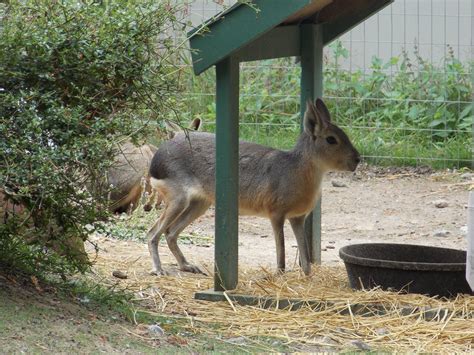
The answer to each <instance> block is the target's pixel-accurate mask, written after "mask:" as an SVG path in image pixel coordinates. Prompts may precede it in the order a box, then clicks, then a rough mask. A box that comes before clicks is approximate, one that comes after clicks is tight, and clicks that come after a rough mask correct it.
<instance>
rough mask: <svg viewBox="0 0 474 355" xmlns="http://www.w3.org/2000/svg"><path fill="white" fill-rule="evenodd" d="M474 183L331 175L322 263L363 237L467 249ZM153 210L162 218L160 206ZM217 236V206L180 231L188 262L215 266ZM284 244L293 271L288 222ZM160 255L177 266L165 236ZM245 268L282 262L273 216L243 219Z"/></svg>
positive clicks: (425, 175) (391, 172)
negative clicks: (468, 208) (470, 198)
mask: <svg viewBox="0 0 474 355" xmlns="http://www.w3.org/2000/svg"><path fill="white" fill-rule="evenodd" d="M473 187H474V174H473V173H472V172H466V171H462V172H456V171H449V170H448V171H442V172H439V171H438V172H433V171H431V170H430V169H429V168H423V167H420V168H403V169H402V168H377V167H368V166H362V167H361V168H358V170H357V171H356V172H355V173H337V174H329V175H328V176H326V177H325V180H324V184H323V202H322V263H323V265H329V266H337V265H339V266H340V265H343V263H342V261H341V259H340V258H339V255H338V253H339V249H340V248H341V247H343V246H345V245H348V244H355V243H363V242H371V243H374V242H390V243H408V244H420V245H431V246H440V247H448V248H456V249H465V248H466V245H467V240H466V234H467V226H466V225H467V201H468V194H469V189H473ZM152 213H155V214H156V215H157V216H158V215H159V211H158V212H156V211H155V212H152ZM213 236H214V209H213V208H211V209H209V210H208V212H207V213H206V214H205V215H204V216H202V217H200V218H199V219H198V220H196V221H195V222H194V223H193V224H191V225H190V226H189V227H188V228H187V229H185V231H184V232H183V234H182V237H181V243H180V245H181V248H182V251H183V253H184V255H185V256H186V257H187V259H188V260H189V261H190V262H192V263H196V264H197V265H198V266H200V267H202V268H204V269H207V270H212V269H213V260H214V245H213ZM285 242H286V243H285V245H286V246H285V248H286V265H287V268H288V269H293V268H295V267H296V265H297V263H296V260H297V248H296V240H295V238H294V235H293V232H292V231H291V228H290V226H289V223H288V222H287V223H286V224H285ZM126 243H130V249H129V250H130V256H132V255H133V254H136V255H138V254H141V255H142V256H143V257H147V254H148V252H147V246H146V243H136V244H135V243H134V242H126ZM100 244H101V243H100V242H99V246H100ZM113 244H114V243H110V241H109V243H107V246H108V248H112V249H113ZM132 245H133V247H132ZM109 251H110V252H113V251H112V250H110V249H109ZM159 252H160V256H161V258H162V262H163V266H164V268H165V269H167V270H168V271H171V272H173V271H176V262H175V260H174V257H173V256H172V254H171V253H170V251H169V249H168V247H167V246H166V244H165V243H164V241H163V240H162V243H161V244H160V248H159ZM239 265H240V266H241V267H242V266H243V267H247V268H248V267H250V268H259V267H264V268H266V269H268V270H273V269H274V268H275V267H276V251H275V244H274V240H273V234H272V229H271V226H270V222H269V221H268V220H266V219H264V218H260V217H245V216H243V217H240V219H239ZM150 268H151V262H150Z"/></svg>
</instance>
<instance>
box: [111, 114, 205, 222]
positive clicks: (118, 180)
mask: <svg viewBox="0 0 474 355" xmlns="http://www.w3.org/2000/svg"><path fill="white" fill-rule="evenodd" d="M200 127H201V120H200V119H198V118H196V119H194V120H193V121H192V122H191V124H190V126H189V129H190V130H194V131H197V130H198V129H199V128H200ZM179 130H182V128H181V127H179V126H177V125H176V124H172V123H167V135H166V137H167V139H171V138H173V137H174V136H175V134H176V132H178V131H179ZM158 135H159V136H162V137H165V136H164V134H163V133H162V132H158ZM156 151H157V148H156V147H155V146H154V145H152V144H144V145H142V146H135V145H134V144H133V143H131V142H126V143H124V144H122V145H120V146H119V152H118V153H117V155H116V157H115V160H114V164H113V165H112V166H111V167H110V169H109V170H108V172H107V180H108V183H109V184H110V185H111V191H110V194H109V200H110V205H109V209H110V211H111V212H114V213H123V212H128V213H131V212H133V211H134V210H135V209H136V208H137V206H138V205H139V201H140V200H141V199H142V197H143V196H144V195H146V196H147V198H146V199H145V200H144V206H143V208H144V209H145V211H150V210H151V209H152V208H153V206H156V207H158V206H159V205H160V203H161V197H160V195H159V194H158V193H157V191H156V190H155V189H153V188H152V186H151V183H150V175H149V174H148V170H149V168H150V163H151V160H152V158H153V155H154V154H155V153H156Z"/></svg>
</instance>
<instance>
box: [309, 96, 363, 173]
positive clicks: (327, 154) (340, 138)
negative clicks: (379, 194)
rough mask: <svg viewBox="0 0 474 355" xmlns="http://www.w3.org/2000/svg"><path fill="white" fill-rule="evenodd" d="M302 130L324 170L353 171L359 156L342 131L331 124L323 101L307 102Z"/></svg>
mask: <svg viewBox="0 0 474 355" xmlns="http://www.w3.org/2000/svg"><path fill="white" fill-rule="evenodd" d="M304 130H305V133H306V134H308V135H309V136H310V137H311V139H312V148H313V150H314V154H315V155H316V157H317V159H318V163H319V164H322V165H323V166H324V169H325V170H328V171H329V170H333V171H334V170H342V171H347V170H348V171H354V170H355V169H356V167H357V165H358V164H359V162H360V154H359V152H358V151H357V150H356V149H355V148H354V146H353V145H352V143H351V141H350V140H349V137H347V135H346V134H345V133H344V131H343V130H342V129H340V128H339V127H337V126H336V125H335V124H333V123H331V116H330V114H329V111H328V109H327V107H326V105H325V104H324V102H323V100H321V99H317V100H316V101H315V102H314V103H312V102H310V101H308V103H307V105H306V112H305V115H304Z"/></svg>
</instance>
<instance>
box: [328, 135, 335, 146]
mask: <svg viewBox="0 0 474 355" xmlns="http://www.w3.org/2000/svg"><path fill="white" fill-rule="evenodd" d="M326 142H328V143H329V144H337V140H336V138H334V137H333V136H329V137H327V138H326Z"/></svg>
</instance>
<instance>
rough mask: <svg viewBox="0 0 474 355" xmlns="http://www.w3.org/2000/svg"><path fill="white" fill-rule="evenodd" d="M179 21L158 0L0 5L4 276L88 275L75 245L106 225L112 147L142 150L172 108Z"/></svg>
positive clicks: (0, 259)
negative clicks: (174, 31) (127, 143)
mask: <svg viewBox="0 0 474 355" xmlns="http://www.w3.org/2000/svg"><path fill="white" fill-rule="evenodd" d="M175 14H176V9H175V8H173V7H172V6H170V5H169V3H168V2H164V1H156V0H137V1H126V0H116V1H92V0H91V1H85V0H79V1H77V0H62V1H56V0H54V1H49V0H35V1H33V0H21V1H20V0H12V1H9V2H7V4H6V5H5V4H3V5H2V4H0V136H1V137H2V139H1V140H0V194H1V195H2V196H0V197H3V199H4V201H3V202H4V203H3V206H0V207H2V208H1V209H0V212H1V216H0V217H1V218H2V220H1V221H0V222H1V223H0V265H1V266H2V267H8V268H11V269H18V268H19V269H22V270H23V271H26V272H29V273H36V274H43V275H44V274H45V273H48V272H53V273H59V274H67V273H69V272H75V271H77V270H81V271H83V270H85V269H86V268H87V263H84V258H83V257H82V258H81V257H80V255H78V253H77V252H74V251H73V248H71V245H70V241H71V240H72V239H74V238H76V239H77V238H80V239H82V240H86V239H87V236H88V235H89V234H90V233H91V232H92V231H93V230H94V228H95V222H96V221H97V220H101V219H104V218H106V217H107V211H106V208H105V206H106V201H105V197H106V195H107V189H108V186H107V184H106V183H105V179H103V177H104V172H105V171H106V170H107V168H108V167H109V166H110V164H111V162H112V160H113V156H114V154H115V153H116V149H117V143H120V142H122V141H124V140H127V139H132V140H133V141H135V142H137V141H140V140H142V139H144V138H145V137H146V136H147V134H149V133H150V132H152V131H153V127H156V124H157V121H158V120H159V119H160V118H161V117H163V115H164V114H165V112H167V111H168V110H170V109H172V107H171V105H172V104H173V100H172V96H173V95H174V94H175V87H176V85H175V81H174V76H173V72H174V71H175V68H174V66H173V63H172V62H173V60H172V59H173V56H174V55H175V54H176V51H177V48H176V47H175V45H174V44H173V41H172V39H171V37H169V36H166V33H167V31H169V30H170V29H171V28H172V26H175V25H176V24H177V23H178V20H177V19H176V17H175ZM0 201H1V199H0ZM8 204H10V205H12V204H17V205H19V206H21V208H20V210H21V213H12V211H9V210H8V208H7V205H8ZM7 215H8V216H7Z"/></svg>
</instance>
